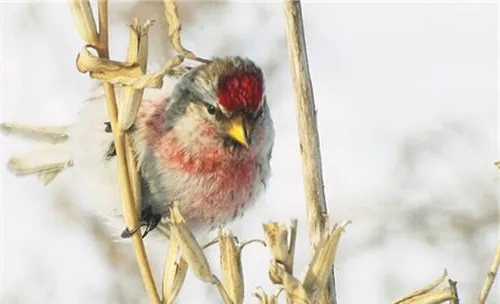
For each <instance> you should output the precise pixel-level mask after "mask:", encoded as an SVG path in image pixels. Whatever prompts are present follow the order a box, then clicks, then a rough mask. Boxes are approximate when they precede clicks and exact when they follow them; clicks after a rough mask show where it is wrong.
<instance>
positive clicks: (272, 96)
mask: <svg viewBox="0 0 500 304" xmlns="http://www.w3.org/2000/svg"><path fill="white" fill-rule="evenodd" d="M180 6H181V7H180V13H181V18H182V19H183V23H184V32H183V33H184V35H183V40H184V41H185V43H186V46H187V47H188V48H189V49H192V50H193V51H195V52H196V54H197V55H199V56H202V57H210V56H214V55H219V56H221V55H246V56H249V57H251V58H253V59H254V60H255V61H256V62H257V63H258V64H260V65H261V66H262V67H263V69H264V71H265V74H266V78H267V88H268V100H269V101H270V104H271V108H272V113H273V116H274V120H275V125H276V130H277V140H276V148H275V150H274V158H273V160H272V167H273V176H272V179H271V181H270V184H269V188H268V191H267V192H266V194H265V195H264V196H263V197H262V198H261V199H260V201H259V203H258V204H257V205H256V207H255V208H253V209H251V210H250V211H249V212H248V213H247V214H246V215H245V217H244V218H243V219H242V220H240V221H239V222H237V223H234V225H232V228H233V231H234V232H235V234H236V235H238V236H239V238H240V239H242V240H245V239H250V238H255V237H260V236H261V235H262V233H261V227H260V224H259V223H261V222H264V221H268V220H279V221H283V222H288V221H289V220H290V219H291V218H298V219H299V244H301V246H299V247H298V248H297V260H296V267H297V269H299V270H300V269H304V267H305V266H306V264H307V262H308V258H309V248H308V246H306V244H308V243H307V227H306V225H305V206H304V204H303V192H302V176H301V169H300V159H299V156H298V151H297V150H298V149H297V148H298V139H297V135H296V133H297V132H296V131H297V130H296V120H295V106H294V102H293V94H292V90H291V80H290V77H289V69H288V58H287V51H286V44H285V37H284V17H283V12H282V5H281V4H280V3H230V2H201V3H193V2H184V3H181V5H180ZM161 11H162V8H161V6H160V5H159V4H157V3H153V2H127V3H126V4H125V3H124V2H121V3H116V2H114V3H112V6H111V8H110V13H111V16H110V19H111V22H112V23H113V27H112V29H111V34H110V37H111V39H112V46H111V53H112V56H113V58H115V59H123V58H124V54H125V49H126V43H127V37H128V35H127V29H126V27H125V24H126V23H128V22H129V21H130V17H131V16H133V15H137V16H139V17H141V18H146V17H150V18H153V19H156V20H158V22H157V23H156V25H155V26H154V28H153V30H152V31H151V32H150V33H151V35H150V37H151V38H150V42H151V45H150V50H151V52H150V53H151V60H150V62H151V64H150V68H151V70H154V69H156V68H157V67H158V66H160V65H161V64H162V63H163V62H164V59H165V58H167V57H168V56H170V54H171V53H170V47H169V45H168V42H167V40H166V31H165V26H164V23H163V19H162V16H161ZM499 12H500V11H499V8H498V5H497V4H495V3H493V2H492V3H490V4H432V3H429V4H403V3H398V4H360V3H357V4H348V3H319V2H318V3H312V2H307V1H306V3H305V4H304V5H303V13H304V17H305V27H306V34H307V42H308V53H309V58H310V66H311V70H312V78H313V83H314V91H315V96H316V103H317V108H318V123H319V128H320V132H321V145H322V154H323V165H324V176H325V188H326V189H325V190H326V194H327V199H328V207H329V211H330V214H331V218H332V220H334V221H341V220H344V219H351V220H352V221H353V224H351V225H350V226H348V228H347V230H346V233H345V234H344V236H343V238H342V240H341V244H340V249H339V252H338V256H337V263H336V281H337V289H338V290H337V293H338V299H339V303H387V302H389V301H391V300H395V299H396V298H398V297H400V296H403V295H405V294H407V293H408V292H410V291H411V290H412V289H415V288H418V287H421V286H422V285H424V284H426V283H428V282H430V281H431V280H432V279H434V278H436V277H437V276H438V275H439V274H440V273H441V272H442V269H443V268H447V269H448V272H449V274H450V276H451V278H453V279H454V280H457V281H458V282H459V284H458V288H459V292H460V296H461V299H462V303H471V302H472V301H473V300H474V299H475V297H476V296H477V294H478V293H479V290H480V287H481V285H482V282H483V280H484V276H485V271H486V270H487V268H488V267H489V263H490V260H491V256H492V254H493V251H494V247H495V244H496V242H497V241H498V238H499V230H498V227H499V207H498V190H497V189H499V187H498V175H497V173H496V170H495V168H494V166H493V162H494V161H495V160H497V159H499V158H500V156H499V155H498V152H497V150H498V137H497V133H498V132H497V129H498V127H499V124H498V118H497V117H498V114H499V112H498V111H499V110H498V104H497V100H498V96H499V92H500V91H499V90H500V89H499V85H498V84H499V74H498V73H499V69H498V67H499V61H498V54H499V52H500V50H499V48H498V46H499V44H498V43H499V34H498V31H499V24H500V23H499V22H500V21H499ZM0 14H1V17H0V24H1V25H0V52H1V53H0V71H1V73H0V100H1V103H2V106H1V111H2V117H1V120H2V121H16V122H25V123H38V124H56V125H57V124H69V123H71V122H72V121H74V120H75V119H76V117H77V113H78V111H79V110H80V108H81V105H82V103H83V100H84V99H85V98H86V96H88V94H89V93H88V92H89V89H90V88H91V81H90V80H89V78H88V76H87V75H82V74H80V73H78V72H77V71H76V69H75V64H74V63H75V56H76V54H77V52H78V51H79V50H80V48H81V47H82V45H83V42H82V41H81V40H80V37H79V36H78V35H77V33H76V31H75V29H74V26H73V21H72V19H71V15H70V12H69V9H68V6H67V4H66V3H62V2H58V3H49V2H46V3H40V2H36V3H30V2H24V3H1V4H0ZM1 140H2V142H1V144H0V145H1V152H2V156H1V159H0V162H1V163H5V162H7V160H8V157H9V156H11V155H12V154H13V153H18V152H23V151H26V150H29V149H30V148H31V147H32V145H30V144H29V143H27V142H23V141H20V140H17V139H11V138H4V137H2V139H1ZM75 170H76V169H75ZM69 171H71V170H68V172H65V173H64V174H63V175H61V176H60V177H59V178H58V179H57V180H56V182H55V183H54V184H53V185H51V186H50V187H48V188H43V187H42V186H41V185H40V184H39V182H38V181H37V180H36V178H31V177H30V178H15V177H13V176H12V175H11V174H10V173H8V172H6V171H5V170H4V169H2V173H1V178H2V182H1V190H0V191H1V200H2V201H1V205H0V206H1V209H0V210H1V219H0V223H1V225H0V228H1V234H0V235H1V243H0V248H1V251H0V259H1V263H0V284H1V285H0V299H2V300H0V301H1V302H2V303H139V302H140V303H147V302H148V301H147V299H146V297H145V295H144V293H143V291H142V286H141V283H140V281H139V280H138V278H137V277H136V269H135V264H134V263H135V260H134V258H133V255H132V253H131V247H130V246H129V245H128V244H113V243H111V242H110V241H109V240H110V237H109V236H108V235H106V233H105V232H104V230H103V228H102V225H100V224H99V223H97V222H96V221H95V219H94V218H93V217H92V216H91V214H90V213H88V212H84V211H83V208H82V206H84V203H85V201H87V202H89V201H92V203H99V201H100V200H103V199H106V196H105V195H104V194H103V193H102V191H101V190H102V189H103V187H102V185H92V182H93V181H85V182H76V180H75V179H74V178H73V176H72V173H71V172H69ZM94 184H95V183H94ZM99 187H100V188H99ZM148 249H149V253H150V258H151V260H152V265H153V268H154V269H155V272H156V276H157V278H159V274H160V272H161V268H162V265H163V259H164V255H165V244H164V243H163V242H155V240H154V238H151V240H150V241H148ZM208 252H209V256H210V258H211V260H212V261H213V264H216V262H217V259H218V258H217V257H218V253H217V250H215V249H211V250H209V251H208ZM269 258H270V257H269V255H268V252H267V250H266V249H265V248H262V247H260V246H259V245H252V246H248V247H247V248H246V250H245V252H244V253H243V259H244V271H245V274H246V277H245V279H246V286H247V290H246V293H247V295H248V297H247V302H248V303H255V302H256V300H255V299H254V298H252V297H251V296H250V295H251V293H252V292H253V291H254V287H256V286H258V285H262V286H263V287H264V288H265V289H266V290H268V291H273V290H274V288H273V287H272V286H271V284H270V283H268V279H267V270H266V269H267V263H268V261H269ZM245 261H246V262H245ZM157 282H158V283H159V282H160V281H159V279H157ZM207 299H210V301H209V300H207ZM218 301H219V298H218V296H217V295H216V294H215V293H214V291H213V288H212V287H210V286H205V285H203V284H202V283H200V282H198V281H197V280H195V279H194V278H193V277H192V276H191V275H190V274H189V277H188V280H187V285H185V287H184V289H183V291H182V292H181V296H180V301H179V302H180V303H207V302H211V303H217V302H218ZM489 303H500V288H498V282H497V284H496V287H495V288H494V291H493V294H492V295H491V296H490V301H489Z"/></svg>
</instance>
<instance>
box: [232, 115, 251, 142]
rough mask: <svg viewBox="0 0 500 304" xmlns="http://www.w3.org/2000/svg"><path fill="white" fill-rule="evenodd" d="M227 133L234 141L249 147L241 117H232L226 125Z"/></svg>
mask: <svg viewBox="0 0 500 304" xmlns="http://www.w3.org/2000/svg"><path fill="white" fill-rule="evenodd" d="M227 135H229V137H231V138H232V139H233V140H235V141H236V142H238V143H240V144H241V145H243V146H244V147H245V148H248V147H249V144H248V138H247V130H246V127H245V122H244V121H243V118H242V117H240V116H238V117H235V118H233V119H232V120H231V121H230V122H229V124H228V126H227Z"/></svg>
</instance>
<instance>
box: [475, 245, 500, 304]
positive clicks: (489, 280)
mask: <svg viewBox="0 0 500 304" xmlns="http://www.w3.org/2000/svg"><path fill="white" fill-rule="evenodd" d="M499 266H500V243H499V244H498V245H497V249H496V251H495V255H494V256H493V261H492V262H491V266H490V270H489V271H488V273H487V275H486V280H485V281H484V285H483V289H481V293H480V294H479V298H478V299H477V303H478V304H484V303H485V302H486V298H488V294H489V293H490V290H491V287H492V286H493V282H494V281H495V276H496V275H497V272H498V267H499Z"/></svg>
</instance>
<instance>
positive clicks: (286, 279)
mask: <svg viewBox="0 0 500 304" xmlns="http://www.w3.org/2000/svg"><path fill="white" fill-rule="evenodd" d="M283 288H284V289H285V292H286V294H287V296H288V297H289V298H290V299H291V300H292V303H294V304H309V303H313V302H312V301H311V299H310V296H309V294H308V293H307V291H306V289H305V288H304V286H302V284H301V283H300V281H299V280H297V279H296V278H295V277H294V276H293V275H291V274H289V273H288V272H286V271H285V272H283Z"/></svg>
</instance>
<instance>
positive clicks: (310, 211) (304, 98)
mask: <svg viewBox="0 0 500 304" xmlns="http://www.w3.org/2000/svg"><path fill="white" fill-rule="evenodd" d="M284 4H285V18H286V29H287V41H288V55H289V58H290V67H291V71H292V75H293V77H292V80H293V87H294V90H295V101H296V106H297V120H298V125H299V141H300V154H301V157H302V169H303V180H304V187H305V191H304V192H305V196H306V204H307V218H308V224H309V236H310V239H311V243H312V246H313V248H315V247H316V245H317V244H318V242H319V236H320V232H321V231H323V229H324V224H325V223H324V217H323V215H324V214H326V212H327V210H326V201H325V193H324V190H323V173H322V166H321V152H320V145H319V135H318V128H317V124H316V110H315V105H314V94H313V89H312V83H311V77H310V75H309V66H308V61H307V50H306V42H305V35H304V25H303V22H302V10H301V5H300V1H294V0H285V1H284ZM328 291H329V294H330V303H336V302H337V300H336V295H335V283H334V272H333V267H332V274H331V276H330V279H329V281H328Z"/></svg>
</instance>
